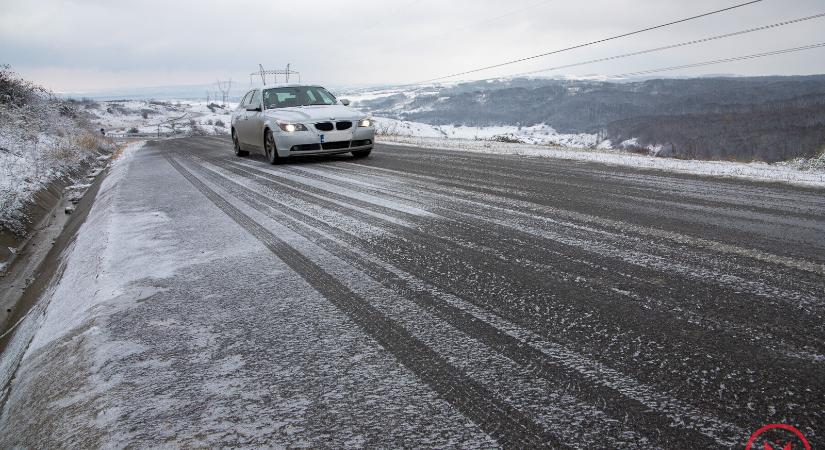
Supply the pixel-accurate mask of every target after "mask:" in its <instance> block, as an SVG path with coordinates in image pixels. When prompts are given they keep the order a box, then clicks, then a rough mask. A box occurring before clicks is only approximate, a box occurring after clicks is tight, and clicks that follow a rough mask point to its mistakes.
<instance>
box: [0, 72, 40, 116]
mask: <svg viewBox="0 0 825 450" xmlns="http://www.w3.org/2000/svg"><path fill="white" fill-rule="evenodd" d="M48 93H49V91H47V90H46V89H45V88H43V87H41V86H38V85H36V84H34V83H32V82H31V81H26V80H24V79H22V78H20V76H19V75H17V73H15V72H13V71H12V70H11V66H9V65H8V64H4V65H0V104H11V105H14V106H17V107H22V106H24V105H27V104H29V103H32V102H33V101H34V100H36V99H37V98H39V97H42V96H45V95H47V94H48Z"/></svg>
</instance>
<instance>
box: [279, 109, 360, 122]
mask: <svg viewBox="0 0 825 450" xmlns="http://www.w3.org/2000/svg"><path fill="white" fill-rule="evenodd" d="M265 114H266V116H267V117H271V118H273V119H275V120H281V121H285V122H321V121H326V120H358V119H360V118H362V117H365V116H366V114H364V113H362V112H361V111H358V110H357V109H355V108H350V107H348V106H343V105H313V106H297V107H294V108H275V109H267V110H266V113H265Z"/></svg>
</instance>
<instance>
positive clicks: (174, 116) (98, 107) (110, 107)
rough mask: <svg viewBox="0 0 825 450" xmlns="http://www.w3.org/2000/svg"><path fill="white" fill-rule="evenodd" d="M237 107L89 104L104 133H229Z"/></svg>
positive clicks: (182, 103)
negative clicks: (231, 120)
mask: <svg viewBox="0 0 825 450" xmlns="http://www.w3.org/2000/svg"><path fill="white" fill-rule="evenodd" d="M235 106H236V105H234V104H226V105H220V104H216V103H209V104H207V103H206V102H193V101H155V100H126V101H106V102H94V103H90V104H88V105H87V107H86V111H87V112H88V113H89V116H90V119H91V120H92V121H93V122H94V123H96V124H99V127H100V128H103V129H104V130H105V131H106V133H107V134H117V135H121V134H125V135H128V134H138V133H140V134H152V133H155V134H157V133H160V134H162V135H168V134H197V135H204V134H223V133H229V124H230V113H231V111H232V109H234V107H235Z"/></svg>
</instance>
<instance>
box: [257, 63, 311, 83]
mask: <svg viewBox="0 0 825 450" xmlns="http://www.w3.org/2000/svg"><path fill="white" fill-rule="evenodd" d="M258 68H259V70H258V71H257V72H252V73H250V74H249V84H250V86H251V85H252V80H253V79H254V78H255V77H257V76H260V77H261V82H262V83H263V84H264V85H266V76H267V75H272V77H273V81H272V82H273V83H277V82H278V75H283V76H284V78H285V80H286V82H287V83H289V76H290V75H297V76H298V82H299V83H300V82H301V73H300V72H296V71H294V70H292V68H291V64H287V65H286V70H267V69H264V65H263V64H258Z"/></svg>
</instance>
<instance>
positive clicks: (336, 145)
mask: <svg viewBox="0 0 825 450" xmlns="http://www.w3.org/2000/svg"><path fill="white" fill-rule="evenodd" d="M321 147H323V148H324V150H339V149H342V148H349V141H338V142H325V143H323V144H321Z"/></svg>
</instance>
